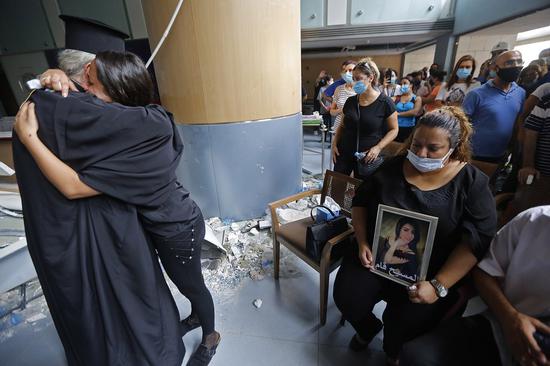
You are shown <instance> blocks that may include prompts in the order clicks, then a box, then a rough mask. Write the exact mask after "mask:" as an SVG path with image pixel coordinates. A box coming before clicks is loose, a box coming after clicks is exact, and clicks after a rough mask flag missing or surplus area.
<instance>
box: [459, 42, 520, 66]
mask: <svg viewBox="0 0 550 366" xmlns="http://www.w3.org/2000/svg"><path fill="white" fill-rule="evenodd" d="M516 36H517V34H502V35H464V36H461V37H460V38H459V40H458V47H457V49H456V56H455V59H454V61H453V67H454V64H455V63H456V61H457V60H458V59H459V58H461V57H462V56H464V55H472V56H474V58H475V60H476V71H475V75H478V74H479V67H480V66H481V64H482V63H483V62H484V61H485V60H487V59H488V58H490V57H491V49H492V48H493V47H494V46H495V45H496V44H497V43H498V42H501V41H504V42H508V47H509V48H510V49H511V50H513V49H514V46H515V43H516Z"/></svg>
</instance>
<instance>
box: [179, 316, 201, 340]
mask: <svg viewBox="0 0 550 366" xmlns="http://www.w3.org/2000/svg"><path fill="white" fill-rule="evenodd" d="M180 324H181V329H182V332H183V335H182V337H183V336H184V335H186V334H187V333H189V332H190V331H192V330H193V329H197V328H198V327H200V326H201V322H200V320H199V319H198V318H196V317H194V316H193V314H191V315H189V316H188V317H187V318H185V319H183V320H182V321H181V322H180Z"/></svg>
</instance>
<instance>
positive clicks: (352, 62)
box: [342, 60, 357, 68]
mask: <svg viewBox="0 0 550 366" xmlns="http://www.w3.org/2000/svg"><path fill="white" fill-rule="evenodd" d="M351 64H353V65H356V64H357V61H354V60H346V61H344V62H342V68H344V67H346V66H348V65H351Z"/></svg>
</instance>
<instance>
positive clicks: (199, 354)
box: [187, 333, 221, 366]
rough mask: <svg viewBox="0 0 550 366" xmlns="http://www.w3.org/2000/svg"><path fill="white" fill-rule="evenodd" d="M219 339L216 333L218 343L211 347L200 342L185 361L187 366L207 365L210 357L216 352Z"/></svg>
mask: <svg viewBox="0 0 550 366" xmlns="http://www.w3.org/2000/svg"><path fill="white" fill-rule="evenodd" d="M220 341H221V336H220V334H219V333H218V343H216V344H215V345H213V346H212V347H211V348H208V347H206V345H205V344H202V343H201V344H200V345H199V347H198V348H197V349H196V350H195V352H194V353H193V354H192V355H191V358H189V361H187V366H207V365H208V364H209V363H210V361H211V360H212V357H214V355H215V354H216V349H217V348H218V345H219V344H220Z"/></svg>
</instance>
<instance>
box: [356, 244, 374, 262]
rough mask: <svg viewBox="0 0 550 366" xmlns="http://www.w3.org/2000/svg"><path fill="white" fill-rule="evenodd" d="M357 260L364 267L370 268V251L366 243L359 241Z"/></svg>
mask: <svg viewBox="0 0 550 366" xmlns="http://www.w3.org/2000/svg"><path fill="white" fill-rule="evenodd" d="M359 260H360V261H361V264H362V265H363V266H364V267H367V268H372V263H373V260H372V252H371V250H370V248H369V245H368V244H367V243H359Z"/></svg>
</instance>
